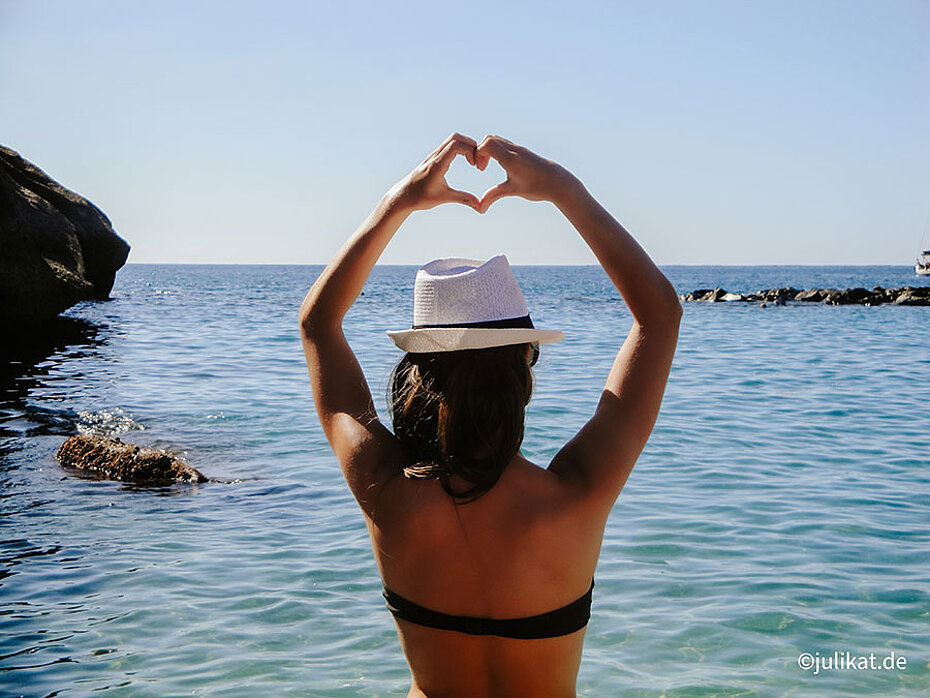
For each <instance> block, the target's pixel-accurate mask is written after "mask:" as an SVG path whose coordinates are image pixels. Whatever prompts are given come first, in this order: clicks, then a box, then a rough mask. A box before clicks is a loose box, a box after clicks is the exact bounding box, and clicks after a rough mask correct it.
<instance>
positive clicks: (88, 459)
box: [58, 435, 209, 485]
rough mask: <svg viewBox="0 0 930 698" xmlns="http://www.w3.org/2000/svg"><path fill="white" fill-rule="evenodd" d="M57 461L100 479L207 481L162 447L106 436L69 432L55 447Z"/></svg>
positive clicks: (161, 482)
mask: <svg viewBox="0 0 930 698" xmlns="http://www.w3.org/2000/svg"><path fill="white" fill-rule="evenodd" d="M58 461H59V462H60V463H61V464H62V465H63V466H65V467H67V468H76V469H78V470H86V471H88V472H90V473H92V474H93V475H95V476H96V477H99V478H100V479H103V480H122V481H123V482H134V483H136V484H138V485H170V484H172V483H175V482H208V481H209V478H208V477H206V476H205V475H204V474H203V473H201V472H200V471H198V470H196V469H194V468H192V467H191V466H189V465H188V464H187V463H185V462H184V461H182V460H179V459H178V458H175V457H174V456H172V455H170V454H168V453H165V452H164V451H157V450H155V449H152V448H141V447H139V446H136V445H135V444H127V443H123V442H122V441H120V440H119V439H114V438H111V437H108V436H98V435H94V436H72V437H71V438H70V439H68V440H67V441H65V442H64V443H63V444H62V445H61V448H59V449H58Z"/></svg>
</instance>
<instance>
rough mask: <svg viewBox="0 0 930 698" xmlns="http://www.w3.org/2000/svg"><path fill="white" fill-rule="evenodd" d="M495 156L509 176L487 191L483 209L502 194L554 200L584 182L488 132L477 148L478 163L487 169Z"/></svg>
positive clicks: (550, 161) (481, 203) (482, 204)
mask: <svg viewBox="0 0 930 698" xmlns="http://www.w3.org/2000/svg"><path fill="white" fill-rule="evenodd" d="M491 158H494V159H495V160H497V162H498V163H500V166H501V167H502V168H504V172H506V173H507V179H506V180H504V181H503V182H501V183H500V184H498V185H496V186H493V187H491V188H490V189H488V190H487V191H486V192H485V193H484V196H482V197H481V202H480V204H479V206H480V208H479V211H480V212H481V213H484V212H485V211H487V210H488V207H489V206H490V205H491V204H493V203H494V202H495V201H497V200H498V199H500V198H501V197H502V196H521V197H523V198H524V199H529V200H530V201H553V202H554V201H555V200H556V199H557V198H558V196H559V194H560V193H562V192H564V191H565V190H566V188H567V187H570V186H572V185H580V182H579V181H578V179H577V178H576V177H575V176H574V175H573V174H572V173H571V172H569V171H568V170H566V169H565V168H564V167H562V166H561V165H559V164H558V163H556V162H553V161H552V160H546V159H545V158H543V157H540V156H539V155H537V154H536V153H534V152H532V151H531V150H529V149H528V148H524V147H523V146H520V145H517V144H516V143H511V142H510V141H508V140H507V139H506V138H501V137H500V136H485V137H484V140H483V141H481V145H479V146H478V147H477V148H476V149H475V166H476V167H477V168H478V169H479V170H484V169H485V168H486V167H487V166H488V162H489V161H490V159H491Z"/></svg>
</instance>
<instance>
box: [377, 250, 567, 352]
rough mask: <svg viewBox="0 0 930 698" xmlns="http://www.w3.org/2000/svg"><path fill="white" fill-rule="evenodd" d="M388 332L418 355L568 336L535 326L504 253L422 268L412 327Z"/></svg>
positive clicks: (416, 285)
mask: <svg viewBox="0 0 930 698" xmlns="http://www.w3.org/2000/svg"><path fill="white" fill-rule="evenodd" d="M387 334H388V336H389V337H390V338H391V340H392V341H393V342H394V344H396V345H397V346H398V347H400V348H401V349H403V350H404V351H406V352H410V353H414V354H423V353H426V352H434V351H460V350H462V349H486V348H488V347H503V346H507V345H509V344H524V343H526V344H532V343H536V344H547V343H549V342H557V341H559V340H560V339H563V338H564V337H565V333H564V332H562V331H560V330H537V329H536V328H535V327H533V321H532V320H530V313H529V311H528V310H527V308H526V299H525V298H524V297H523V293H522V292H521V291H520V287H519V286H518V285H517V280H516V278H514V275H513V270H512V269H511V268H510V263H509V262H508V261H507V258H506V257H505V256H504V255H502V254H499V255H497V256H496V257H492V258H491V259H489V260H488V261H486V262H482V261H481V260H477V259H459V258H457V257H450V258H447V259H437V260H434V261H432V262H430V263H429V264H426V265H425V266H423V267H421V268H420V269H419V271H417V278H416V281H415V283H414V288H413V327H412V328H411V329H409V330H395V331H389V332H388V333H387Z"/></svg>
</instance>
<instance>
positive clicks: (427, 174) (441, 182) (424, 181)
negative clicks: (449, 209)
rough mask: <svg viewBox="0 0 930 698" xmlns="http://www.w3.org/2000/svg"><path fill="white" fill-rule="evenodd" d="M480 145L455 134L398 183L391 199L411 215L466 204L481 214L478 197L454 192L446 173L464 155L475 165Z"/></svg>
mask: <svg viewBox="0 0 930 698" xmlns="http://www.w3.org/2000/svg"><path fill="white" fill-rule="evenodd" d="M477 146H478V144H477V143H475V141H474V139H472V138H469V137H468V136H463V135H462V134H460V133H453V134H452V135H451V136H449V137H448V138H447V139H446V140H445V141H443V143H442V145H440V146H439V147H438V148H436V150H434V151H433V152H432V153H430V154H429V155H428V156H427V157H426V159H425V160H424V161H423V162H421V163H420V164H419V165H417V167H416V169H415V170H414V171H413V172H411V173H410V174H409V175H407V176H406V177H404V178H403V179H402V180H400V181H399V182H398V183H397V184H395V185H394V187H393V188H392V189H391V191H390V193H389V196H390V197H391V199H392V200H393V201H394V202H395V203H396V204H397V205H398V206H400V207H401V208H402V209H404V210H406V211H410V212H413V211H424V210H426V209H430V208H433V207H435V206H438V205H439V204H446V203H460V204H465V205H466V206H471V207H472V208H473V209H475V210H476V211H480V208H479V206H480V202H479V201H478V197H477V196H475V195H474V194H469V193H468V192H466V191H458V190H457V189H453V188H452V187H450V186H449V184H448V183H447V182H446V172H448V171H449V166H450V165H451V164H452V161H453V160H454V159H455V156H456V155H464V156H465V159H466V160H468V162H469V164H471V165H474V164H475V148H476V147H477Z"/></svg>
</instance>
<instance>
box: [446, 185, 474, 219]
mask: <svg viewBox="0 0 930 698" xmlns="http://www.w3.org/2000/svg"><path fill="white" fill-rule="evenodd" d="M446 193H447V196H448V198H447V199H446V201H447V202H449V203H453V202H454V203H460V204H465V205H466V206H471V207H472V208H473V209H475V210H476V211H478V213H481V202H480V201H478V197H477V196H475V195H474V194H472V193H470V192H467V191H459V190H458V189H453V188H452V187H449V189H448V191H447V192H446Z"/></svg>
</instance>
